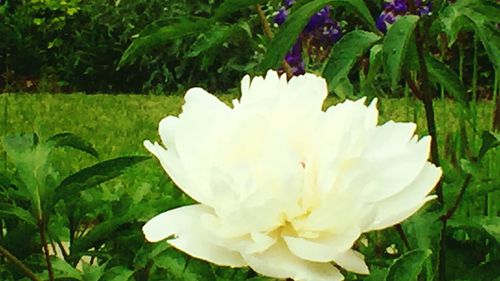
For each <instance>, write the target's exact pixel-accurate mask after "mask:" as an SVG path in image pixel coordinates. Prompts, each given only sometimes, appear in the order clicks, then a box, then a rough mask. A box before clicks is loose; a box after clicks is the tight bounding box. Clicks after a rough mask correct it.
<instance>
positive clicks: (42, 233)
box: [38, 219, 55, 281]
mask: <svg viewBox="0 0 500 281" xmlns="http://www.w3.org/2000/svg"><path fill="white" fill-rule="evenodd" d="M38 231H39V232H40V240H42V247H43V252H44V255H45V262H46V264H47V272H48V273H49V280H50V281H54V280H55V279H54V271H53V270H52V263H51V262H50V255H49V247H48V243H47V238H46V237H45V223H44V222H43V219H41V220H39V221H38Z"/></svg>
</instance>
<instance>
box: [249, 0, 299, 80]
mask: <svg viewBox="0 0 500 281" xmlns="http://www.w3.org/2000/svg"><path fill="white" fill-rule="evenodd" d="M255 10H257V14H258V15H259V19H260V23H261V25H262V30H263V32H264V35H265V36H266V37H267V38H268V39H269V40H272V39H273V37H274V35H273V32H272V31H271V27H270V26H269V22H268V21H267V18H266V15H265V14H264V11H263V10H262V7H261V6H260V4H257V5H255ZM281 67H282V68H283V70H285V73H286V76H287V77H288V78H290V77H292V76H293V70H292V67H291V66H290V65H289V64H288V63H287V62H286V60H283V63H282V64H281Z"/></svg>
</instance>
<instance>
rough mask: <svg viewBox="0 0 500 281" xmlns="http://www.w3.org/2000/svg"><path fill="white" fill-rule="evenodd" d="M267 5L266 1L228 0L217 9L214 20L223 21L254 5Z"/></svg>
mask: <svg viewBox="0 0 500 281" xmlns="http://www.w3.org/2000/svg"><path fill="white" fill-rule="evenodd" d="M262 3H267V1H264V0H226V1H224V2H222V4H221V5H220V6H219V7H217V9H215V14H214V16H213V18H214V19H215V20H221V19H222V18H224V17H227V16H230V15H231V14H233V13H234V12H237V11H239V10H242V9H245V8H248V7H250V6H252V5H257V4H262Z"/></svg>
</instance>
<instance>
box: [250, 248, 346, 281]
mask: <svg viewBox="0 0 500 281" xmlns="http://www.w3.org/2000/svg"><path fill="white" fill-rule="evenodd" d="M243 258H244V259H245V261H246V262H247V263H248V265H249V266H250V267H251V268H252V269H253V270H255V271H256V272H258V273H260V274H262V275H266V276H269V277H274V278H283V279H285V278H292V279H293V280H295V281H340V280H344V277H343V276H342V274H341V273H340V272H339V270H338V269H337V268H336V267H335V266H333V265H332V264H330V263H316V262H310V261H305V260H302V259H300V258H298V257H296V256H295V255H293V254H292V253H291V252H290V251H289V250H288V249H287V247H286V245H285V244H284V243H283V242H279V243H276V244H275V245H274V246H273V247H271V248H269V249H268V250H267V251H265V252H263V253H260V254H249V255H243Z"/></svg>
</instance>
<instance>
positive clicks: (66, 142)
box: [46, 133, 99, 158]
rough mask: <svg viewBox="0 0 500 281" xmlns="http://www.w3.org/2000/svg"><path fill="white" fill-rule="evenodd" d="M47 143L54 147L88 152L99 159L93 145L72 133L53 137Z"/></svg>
mask: <svg viewBox="0 0 500 281" xmlns="http://www.w3.org/2000/svg"><path fill="white" fill-rule="evenodd" d="M46 143H47V145H49V146H52V147H71V148H74V149H77V150H80V151H83V152H86V153H88V154H90V155H92V156H94V157H96V158H97V157H99V156H98V154H97V151H96V150H95V149H94V147H93V146H92V144H91V143H89V142H87V141H86V140H84V139H82V138H81V137H80V136H77V135H75V134H72V133H61V134H57V135H53V136H52V137H50V138H49V139H48V140H47V142H46Z"/></svg>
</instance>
